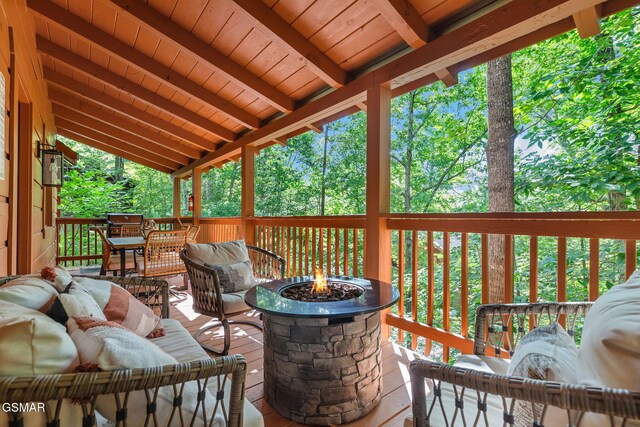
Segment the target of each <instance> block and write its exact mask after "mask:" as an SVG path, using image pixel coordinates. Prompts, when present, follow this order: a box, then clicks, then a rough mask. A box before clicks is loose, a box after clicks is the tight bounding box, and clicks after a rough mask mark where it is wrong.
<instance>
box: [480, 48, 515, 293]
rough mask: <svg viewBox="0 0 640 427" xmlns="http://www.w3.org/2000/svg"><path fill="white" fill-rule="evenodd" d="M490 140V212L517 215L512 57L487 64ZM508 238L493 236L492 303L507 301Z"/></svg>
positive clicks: (490, 262)
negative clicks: (515, 213)
mask: <svg viewBox="0 0 640 427" xmlns="http://www.w3.org/2000/svg"><path fill="white" fill-rule="evenodd" d="M487 103H488V125H489V126H488V128H489V131H488V132H489V134H488V141H487V169H488V186H489V212H513V210H514V208H515V202H514V190H513V187H514V178H513V175H514V172H513V145H514V141H515V138H516V130H515V127H514V123H513V122H514V120H513V85H512V80H511V56H510V55H506V56H503V57H501V58H498V59H495V60H493V61H491V62H489V63H488V65H487ZM504 245H505V238H504V236H499V235H490V236H489V302H490V303H499V302H504V284H505V269H504V265H505V257H504Z"/></svg>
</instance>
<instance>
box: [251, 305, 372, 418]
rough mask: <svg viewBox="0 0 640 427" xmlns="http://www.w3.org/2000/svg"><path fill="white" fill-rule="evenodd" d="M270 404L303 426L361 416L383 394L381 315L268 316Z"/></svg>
mask: <svg viewBox="0 0 640 427" xmlns="http://www.w3.org/2000/svg"><path fill="white" fill-rule="evenodd" d="M263 321H264V322H263V323H264V386H265V395H266V398H267V402H268V403H269V405H271V406H272V407H273V408H275V409H276V411H278V413H279V414H280V415H282V416H283V417H286V418H289V419H291V420H293V421H296V422H298V423H302V424H311V425H334V424H343V423H347V422H350V421H354V420H357V419H358V418H361V417H363V416H364V415H366V414H367V413H369V411H371V410H372V409H373V408H375V406H376V405H377V404H378V403H379V402H380V398H381V396H382V370H381V366H380V364H381V359H382V356H381V354H380V313H378V312H375V313H371V314H366V315H362V316H355V317H352V318H348V319H327V318H323V319H309V318H296V317H284V316H276V315H272V314H265V315H264V319H263Z"/></svg>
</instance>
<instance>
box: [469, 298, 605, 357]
mask: <svg viewBox="0 0 640 427" xmlns="http://www.w3.org/2000/svg"><path fill="white" fill-rule="evenodd" d="M592 305H593V302H555V303H546V302H540V303H520V304H483V305H480V306H478V308H477V309H476V323H475V333H474V337H475V339H474V349H473V352H474V354H477V355H481V356H482V355H485V351H486V347H487V343H489V344H491V347H493V348H494V349H496V356H497V357H500V350H499V349H500V348H507V347H508V348H511V349H513V348H515V347H516V345H517V343H518V342H520V339H521V338H522V336H524V334H526V333H527V332H528V330H531V329H533V326H538V325H541V324H547V323H553V322H557V321H559V320H561V319H562V320H564V321H565V322H566V326H567V327H566V329H567V332H569V335H571V336H573V335H574V332H575V329H576V326H580V325H579V324H578V323H577V322H576V321H577V320H578V319H579V318H580V317H584V316H585V315H586V314H587V312H588V311H589V309H590V308H591V306H592ZM527 327H528V328H527ZM487 333H489V335H494V336H488V335H487ZM514 333H515V334H516V336H515V337H514V336H513V334H514Z"/></svg>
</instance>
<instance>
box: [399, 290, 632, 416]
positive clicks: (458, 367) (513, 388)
mask: <svg viewBox="0 0 640 427" xmlns="http://www.w3.org/2000/svg"><path fill="white" fill-rule="evenodd" d="M592 304H593V303H589V302H584V303H535V304H496V305H482V306H479V307H478V309H477V315H476V324H475V342H474V354H475V357H474V356H463V357H461V359H460V362H461V363H458V362H456V364H454V365H453V366H451V365H445V364H442V363H438V362H434V361H429V360H414V361H412V362H411V364H410V375H411V388H412V396H413V408H412V409H413V411H412V412H413V414H412V415H410V416H409V417H407V423H406V424H408V425H411V424H413V425H415V426H429V425H432V426H440V425H447V426H457V425H483V426H484V425H489V426H493V425H504V426H511V425H523V424H522V420H518V419H517V418H516V417H515V416H514V408H516V406H517V402H518V401H521V402H522V401H524V402H526V405H527V406H528V407H531V408H533V407H534V405H535V408H536V409H535V410H534V411H533V413H534V417H535V418H534V420H533V422H529V423H527V424H526V425H533V426H543V425H548V423H549V421H550V420H549V418H550V417H549V416H545V415H543V414H547V413H549V411H550V410H551V409H554V408H551V406H554V407H558V408H562V409H563V410H565V411H564V412H565V414H566V415H567V418H568V425H571V426H581V425H584V424H585V423H584V422H583V419H584V414H585V413H587V412H594V413H600V414H606V416H607V417H606V419H607V420H608V422H605V423H604V424H601V425H603V426H604V425H611V426H622V425H626V426H630V425H638V424H636V423H637V422H638V421H636V420H638V419H640V393H639V392H636V391H631V390H623V389H611V388H600V387H587V386H582V385H579V384H567V383H560V382H554V381H544V380H535V379H525V378H519V377H512V376H507V375H505V374H506V369H507V366H508V361H507V360H506V359H505V357H507V356H509V355H512V354H513V349H515V348H516V346H517V345H518V344H519V343H520V341H521V340H522V338H523V337H524V335H525V334H526V332H527V331H528V330H529V329H530V328H529V325H536V326H539V325H545V324H550V323H553V322H556V321H560V322H561V323H563V322H564V323H565V326H566V330H567V332H568V333H569V335H570V336H572V337H573V338H574V340H575V341H576V342H577V341H579V338H580V336H581V332H582V330H581V328H582V320H583V318H584V316H585V315H586V313H587V312H588V311H589V309H590V308H591V306H592ZM506 349H511V350H506ZM447 384H448V385H447ZM451 389H452V390H453V396H451ZM447 393H449V399H445V398H444V397H443V396H444V395H446V394H447ZM492 395H493V396H494V398H493V403H494V404H493V405H491V404H490V402H489V401H490V400H491V396H492ZM465 396H466V399H467V401H464V400H465ZM495 396H497V397H498V398H495ZM451 397H454V398H453V399H451ZM470 398H471V399H472V400H473V402H469V401H468V399H470ZM465 403H466V404H465ZM469 403H473V404H469ZM536 404H537V405H536ZM492 411H493V414H491V412H492ZM543 411H544V412H543ZM541 416H545V418H544V422H543V421H542V420H540V417H541ZM632 420H634V421H632ZM625 422H626V424H625ZM563 425H565V424H563Z"/></svg>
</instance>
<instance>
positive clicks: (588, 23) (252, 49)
mask: <svg viewBox="0 0 640 427" xmlns="http://www.w3.org/2000/svg"><path fill="white" fill-rule="evenodd" d="M638 3H640V0H608V1H604V0H537V1H531V0H511V1H507V0H147V1H142V0H27V5H28V7H29V9H30V10H31V12H32V15H33V18H34V20H35V23H36V31H37V35H36V43H37V48H38V51H39V52H40V54H41V62H42V66H43V72H44V76H45V79H46V80H47V82H48V93H49V98H50V100H51V102H52V109H53V112H54V115H55V119H56V127H57V132H58V134H59V135H63V136H66V137H69V138H72V139H74V140H76V141H79V142H83V143H86V144H88V145H91V146H94V147H96V148H99V149H101V150H104V151H107V152H111V153H113V154H116V155H119V156H122V157H125V158H127V159H129V160H132V161H135V162H138V163H141V164H143V165H146V166H149V167H152V168H155V169H157V170H160V171H163V172H167V173H173V174H174V176H186V175H188V174H190V172H191V170H192V169H193V168H194V167H199V168H207V167H211V166H216V165H220V164H222V163H224V162H226V161H229V160H234V159H237V158H238V157H239V154H240V149H241V148H242V146H244V145H247V144H251V145H254V146H256V147H257V148H258V149H260V148H263V147H266V146H269V145H271V144H274V143H284V142H285V141H286V139H288V138H290V137H292V136H295V135H298V134H300V133H303V132H306V131H308V130H310V129H313V130H316V131H317V130H319V129H321V127H322V124H323V123H326V122H328V121H331V120H335V119H336V118H339V117H342V116H345V115H348V114H352V113H354V112H356V111H358V110H360V109H366V105H365V101H366V91H367V90H368V89H369V88H371V87H373V86H374V85H376V84H383V83H389V84H390V85H391V87H392V89H393V94H394V96H397V95H399V94H401V93H404V92H406V91H409V90H412V89H414V88H416V87H420V86H423V85H425V84H429V83H433V82H435V81H439V80H441V81H443V82H444V83H445V84H447V85H451V84H455V82H456V74H457V73H458V72H459V71H461V70H464V69H467V68H471V67H473V66H475V65H478V64H481V63H484V62H486V61H488V60H490V59H492V58H495V57H498V56H500V55H503V54H505V53H508V52H512V51H514V50H517V49H520V48H523V47H525V46H528V45H530V44H533V43H536V42H538V41H540V40H544V39H547V38H549V37H552V36H554V35H556V34H560V33H562V32H565V31H568V30H570V29H572V28H575V26H576V24H577V25H579V29H580V31H581V35H583V36H588V35H591V34H593V33H597V32H598V18H599V17H601V16H606V15H610V14H612V13H616V12H618V11H620V10H622V9H625V8H628V7H631V6H633V5H635V4H638Z"/></svg>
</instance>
